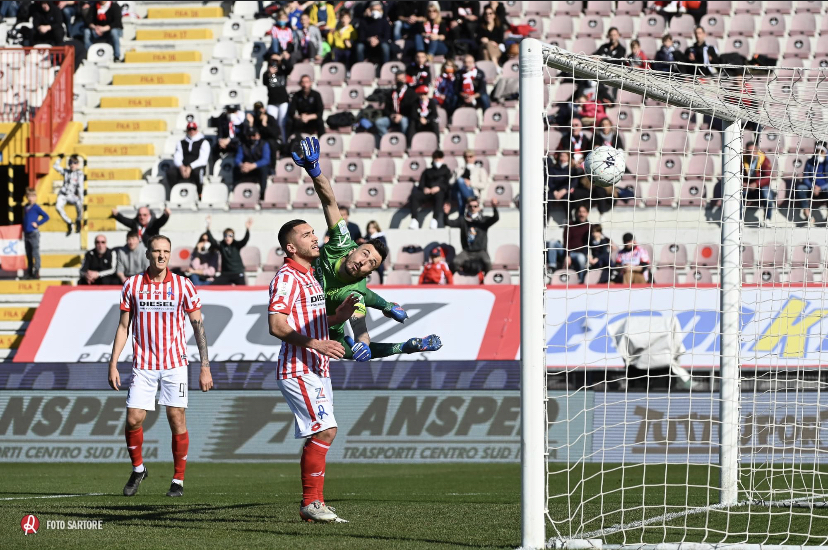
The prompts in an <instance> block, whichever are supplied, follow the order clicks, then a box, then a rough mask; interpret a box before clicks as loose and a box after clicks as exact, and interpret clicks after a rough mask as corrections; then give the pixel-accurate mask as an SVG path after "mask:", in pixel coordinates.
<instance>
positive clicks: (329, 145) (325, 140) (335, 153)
mask: <svg viewBox="0 0 828 550" xmlns="http://www.w3.org/2000/svg"><path fill="white" fill-rule="evenodd" d="M319 144H320V145H321V146H322V147H321V148H320V149H321V151H320V154H321V156H322V157H325V158H335V159H338V158H340V157H341V156H342V150H343V146H342V136H340V135H339V134H330V133H329V134H325V135H323V136H319Z"/></svg>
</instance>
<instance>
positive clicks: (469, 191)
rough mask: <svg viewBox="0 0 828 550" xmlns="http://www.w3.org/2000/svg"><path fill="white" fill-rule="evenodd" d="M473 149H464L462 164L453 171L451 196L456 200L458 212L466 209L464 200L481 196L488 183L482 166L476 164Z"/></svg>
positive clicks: (487, 177) (487, 175)
mask: <svg viewBox="0 0 828 550" xmlns="http://www.w3.org/2000/svg"><path fill="white" fill-rule="evenodd" d="M475 160H476V158H475V155H474V151H472V150H471V149H466V151H465V152H464V153H463V166H458V167H457V170H456V171H455V172H454V186H453V189H452V191H453V193H452V197H453V198H454V199H455V200H456V201H457V208H458V210H459V211H460V212H465V211H466V202H467V201H468V200H469V199H470V198H472V197H482V196H483V192H484V191H485V190H486V187H487V186H488V185H489V174H488V173H487V172H486V169H485V168H483V167H482V166H477V165H476V164H475V163H474V162H475Z"/></svg>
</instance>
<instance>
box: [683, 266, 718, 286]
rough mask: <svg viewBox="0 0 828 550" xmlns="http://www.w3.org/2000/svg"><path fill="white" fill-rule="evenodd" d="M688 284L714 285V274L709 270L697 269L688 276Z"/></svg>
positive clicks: (692, 270)
mask: <svg viewBox="0 0 828 550" xmlns="http://www.w3.org/2000/svg"><path fill="white" fill-rule="evenodd" d="M687 282H688V283H690V284H697V285H712V284H713V272H712V271H711V270H710V269H709V268H705V267H697V268H696V269H691V270H690V272H689V273H688V274H687Z"/></svg>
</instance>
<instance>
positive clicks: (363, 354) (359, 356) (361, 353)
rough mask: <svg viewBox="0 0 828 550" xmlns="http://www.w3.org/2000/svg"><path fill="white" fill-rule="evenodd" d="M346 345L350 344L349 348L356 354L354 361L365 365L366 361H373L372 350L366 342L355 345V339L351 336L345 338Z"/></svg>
mask: <svg viewBox="0 0 828 550" xmlns="http://www.w3.org/2000/svg"><path fill="white" fill-rule="evenodd" d="M345 343H346V344H348V347H350V348H351V351H352V352H353V353H354V361H358V362H360V363H364V362H365V361H370V360H371V348H369V347H368V344H366V343H364V342H356V343H355V342H354V339H353V338H351V337H350V336H346V337H345Z"/></svg>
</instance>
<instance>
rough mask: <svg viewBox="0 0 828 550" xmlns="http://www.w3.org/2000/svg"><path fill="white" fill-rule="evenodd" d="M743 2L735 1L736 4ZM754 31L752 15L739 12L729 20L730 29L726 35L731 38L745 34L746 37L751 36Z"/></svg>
mask: <svg viewBox="0 0 828 550" xmlns="http://www.w3.org/2000/svg"><path fill="white" fill-rule="evenodd" d="M743 3H744V2H737V6H738V5H739V4H743ZM755 33H756V25H755V23H754V21H753V16H752V15H747V14H741V15H736V16H735V17H733V19H731V20H730V30H729V31H728V36H730V37H731V38H733V37H734V36H745V37H748V38H753V35H754V34H755Z"/></svg>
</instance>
